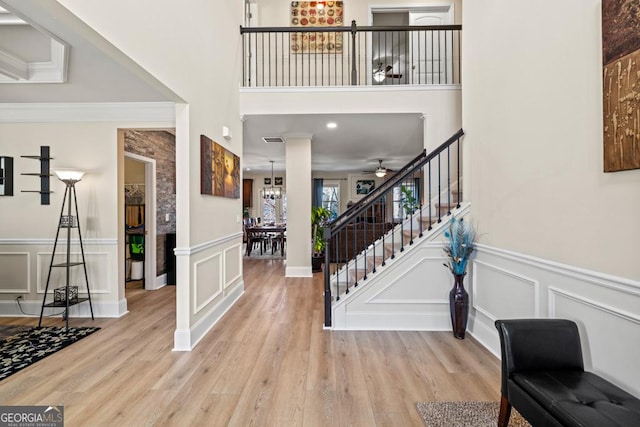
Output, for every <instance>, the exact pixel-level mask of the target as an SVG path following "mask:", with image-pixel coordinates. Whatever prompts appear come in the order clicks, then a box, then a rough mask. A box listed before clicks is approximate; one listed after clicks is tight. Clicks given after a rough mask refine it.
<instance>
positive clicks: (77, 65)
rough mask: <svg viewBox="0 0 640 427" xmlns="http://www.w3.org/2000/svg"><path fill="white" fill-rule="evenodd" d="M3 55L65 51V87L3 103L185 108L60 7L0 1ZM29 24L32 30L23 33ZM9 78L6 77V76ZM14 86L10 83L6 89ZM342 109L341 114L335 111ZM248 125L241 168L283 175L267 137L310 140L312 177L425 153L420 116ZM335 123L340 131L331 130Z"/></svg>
mask: <svg viewBox="0 0 640 427" xmlns="http://www.w3.org/2000/svg"><path fill="white" fill-rule="evenodd" d="M0 7H2V8H4V9H6V10H7V11H9V12H11V13H10V14H9V13H2V11H0V37H1V40H0V73H2V71H1V69H2V61H1V59H2V58H3V56H2V55H5V56H4V57H5V58H6V55H7V54H8V55H10V56H12V57H15V58H18V59H19V60H20V61H24V62H26V63H29V62H32V61H45V62H46V61H47V60H51V58H50V56H51V52H52V48H51V40H52V39H53V40H55V42H56V43H59V44H60V45H61V46H64V47H65V48H66V49H67V52H66V58H65V61H64V64H63V65H64V66H65V67H66V69H65V72H64V75H65V80H64V81H63V82H60V83H33V82H28V81H27V80H28V79H17V80H16V79H15V78H12V79H8V78H4V80H1V79H0V102H2V103H73V102H88V103H101V102H166V101H172V102H181V101H182V100H181V99H180V98H179V97H178V96H177V95H176V94H175V93H173V92H172V91H171V90H169V89H168V88H167V87H166V86H164V85H163V84H161V83H160V82H159V81H158V80H156V79H155V78H154V77H153V76H152V75H151V74H149V73H148V72H147V71H145V70H144V69H142V68H141V67H140V66H139V65H137V64H136V63H135V62H133V61H132V60H131V59H130V58H129V57H127V56H126V55H125V54H124V53H122V52H121V51H119V50H118V49H117V48H116V47H115V46H113V45H112V44H111V43H109V42H108V41H107V40H105V39H104V38H103V37H101V36H100V35H99V34H97V33H96V32H95V31H94V30H92V29H91V28H90V27H88V26H87V25H86V24H85V23H84V22H82V21H81V20H79V19H78V18H77V17H76V16H75V15H73V14H71V13H70V12H69V11H68V10H67V9H66V8H64V7H63V6H61V5H60V4H59V3H58V2H57V1H55V0H38V1H23V0H0ZM20 20H23V21H25V22H26V23H28V24H29V25H26V24H25V23H24V22H20ZM1 77H4V76H1ZM7 81H10V82H7ZM338 108H339V106H336V109H338ZM243 119H244V122H243V133H244V135H243V145H244V149H243V153H242V163H243V168H245V169H246V168H247V167H248V168H250V169H251V170H252V171H253V172H267V171H270V168H271V163H270V161H271V160H273V161H274V162H275V163H274V169H275V170H284V169H285V163H284V160H285V146H284V145H283V144H278V145H268V144H265V143H264V142H263V141H262V137H263V136H286V134H290V133H310V134H312V135H313V136H312V144H311V147H312V169H313V171H314V172H332V171H333V172H356V171H361V170H374V169H375V168H376V166H378V160H382V161H383V166H385V167H387V168H390V169H398V168H400V167H401V166H402V165H404V164H405V163H406V162H408V161H409V160H410V159H412V158H413V157H415V156H416V155H417V154H418V153H419V152H420V151H421V150H422V147H423V142H422V141H423V121H422V119H421V118H420V115H419V114H417V113H416V114H324V115H256V116H245V117H244V118H243ZM328 122H335V123H336V124H337V128H336V129H328V128H327V127H326V124H327V123H328Z"/></svg>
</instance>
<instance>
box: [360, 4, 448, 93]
mask: <svg viewBox="0 0 640 427" xmlns="http://www.w3.org/2000/svg"><path fill="white" fill-rule="evenodd" d="M370 11H371V13H370V22H369V24H370V25H371V26H373V27H381V26H403V27H406V26H432V25H451V24H453V23H454V19H455V18H454V5H453V4H443V5H431V6H411V7H393V6H389V7H385V6H375V7H371V8H370ZM370 52H371V64H370V66H371V73H370V75H371V76H372V84H374V85H398V84H438V83H440V82H445V81H448V80H447V77H448V76H447V75H446V74H447V73H448V71H447V70H452V69H453V67H452V66H449V64H448V63H447V64H445V63H444V62H443V61H447V62H448V61H452V60H453V55H452V54H451V53H449V55H447V44H446V38H445V37H441V35H440V34H439V32H431V31H417V32H413V31H378V32H374V33H373V34H372V36H371V40H370ZM443 73H444V74H443Z"/></svg>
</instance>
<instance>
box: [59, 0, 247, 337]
mask: <svg viewBox="0 0 640 427" xmlns="http://www.w3.org/2000/svg"><path fill="white" fill-rule="evenodd" d="M60 3H61V4H63V5H64V6H65V7H67V8H69V9H70V10H71V11H72V12H73V13H75V14H76V15H78V16H79V17H80V18H81V19H83V20H84V21H85V22H86V23H87V24H89V25H90V26H91V27H92V28H94V29H95V30H96V31H98V32H99V33H100V34H101V35H103V36H104V37H106V38H107V39H108V40H110V41H111V42H112V43H113V44H114V45H115V46H116V47H118V48H119V49H120V50H122V51H123V52H124V53H125V54H126V55H128V56H129V57H130V58H132V59H133V60H134V61H136V62H137V63H139V64H140V65H141V66H142V67H143V68H144V69H145V70H147V71H148V72H149V73H151V74H152V75H153V76H155V77H156V78H157V79H158V80H160V81H161V82H162V83H163V84H165V85H166V86H167V87H168V88H170V89H171V90H172V91H174V92H175V93H176V94H178V96H180V97H181V98H182V99H184V100H185V103H184V104H181V105H178V106H177V112H176V181H177V194H176V200H177V224H176V225H177V246H178V248H177V250H176V254H177V282H178V283H177V286H178V287H177V331H176V349H190V348H192V347H193V346H194V345H195V343H196V342H197V341H198V340H199V339H200V338H201V337H202V336H203V335H204V333H206V331H207V330H208V329H209V328H210V327H211V326H212V325H213V324H214V323H215V321H216V320H217V319H218V318H219V317H220V316H221V315H222V314H223V313H224V311H225V310H226V309H227V308H228V307H229V306H230V305H231V304H232V303H233V301H235V300H236V299H237V298H238V297H239V296H240V295H241V294H242V292H243V285H242V254H241V243H242V232H241V224H240V213H241V212H242V202H241V199H240V198H239V199H227V198H220V197H212V196H202V195H200V135H201V134H204V135H207V136H208V137H209V138H211V139H213V140H214V141H216V142H218V143H221V144H222V145H223V146H224V147H225V148H227V149H229V150H230V151H232V152H234V153H235V154H237V155H240V154H242V125H241V121H240V116H239V114H238V87H239V84H240V79H241V76H242V68H241V67H242V62H241V49H240V48H241V41H240V34H239V30H238V28H239V26H240V24H241V23H242V17H243V4H242V3H241V2H226V1H213V2H186V3H180V4H179V5H177V4H176V3H174V2H171V1H166V0H163V1H156V0H154V1H151V0H142V1H136V2H134V3H132V2H129V1H125V0H116V1H113V2H109V3H108V4H107V3H105V2H102V1H96V0H92V1H86V0H60ZM223 126H227V127H228V128H229V129H230V131H231V134H232V135H233V139H232V140H231V141H229V142H227V141H226V140H224V139H223V138H222V127H223Z"/></svg>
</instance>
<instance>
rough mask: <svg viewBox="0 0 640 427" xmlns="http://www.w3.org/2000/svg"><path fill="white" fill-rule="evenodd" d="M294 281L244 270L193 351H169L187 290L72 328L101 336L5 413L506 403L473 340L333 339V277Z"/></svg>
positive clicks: (25, 375)
mask: <svg viewBox="0 0 640 427" xmlns="http://www.w3.org/2000/svg"><path fill="white" fill-rule="evenodd" d="M283 273H284V267H283V263H282V261H268V260H245V264H244V280H245V294H244V295H243V297H242V298H241V299H240V300H239V302H238V303H237V304H236V305H235V306H234V307H233V308H232V309H231V310H230V311H229V312H228V313H227V314H226V315H225V316H224V318H223V319H222V320H221V321H220V322H219V323H218V324H217V325H216V326H215V327H214V328H213V329H212V330H211V331H210V332H209V334H208V335H207V336H206V337H205V338H204V339H203V340H202V341H201V342H200V343H199V344H198V346H197V347H196V348H195V350H193V351H192V352H172V351H171V349H172V346H173V332H174V328H175V287H173V286H167V287H164V288H162V289H160V290H157V291H143V290H131V291H127V296H128V302H129V310H130V313H129V314H127V315H126V316H124V317H122V318H120V319H97V320H96V321H93V322H92V321H91V320H86V319H71V324H72V325H74V326H81V325H95V326H100V327H101V328H102V329H101V330H100V331H98V332H96V333H95V334H93V335H91V336H89V337H87V338H85V339H83V340H81V341H79V342H77V343H75V344H73V345H71V346H70V347H67V348H66V349H64V350H62V351H59V352H58V353H56V354H54V355H52V356H49V357H47V358H45V359H43V360H42V361H40V362H37V363H35V364H34V365H32V366H30V367H28V368H26V369H24V370H23V371H21V372H18V373H17V374H14V375H13V376H11V377H9V378H7V379H5V380H3V381H0V404H2V405H64V410H65V420H66V424H65V425H66V426H147V425H175V426H188V425H194V426H227V425H230V426H261V425H265V426H421V425H422V421H421V419H420V417H419V415H418V412H417V410H416V409H415V403H416V402H418V401H434V400H443V401H446V400H495V401H497V400H498V399H499V387H500V385H499V381H500V366H499V362H498V360H497V359H496V358H495V357H494V356H493V355H491V354H490V353H489V352H488V351H487V350H485V349H484V348H483V347H482V346H481V345H480V344H478V343H477V342H476V341H475V340H473V339H472V338H469V337H468V338H467V339H465V340H456V339H454V338H453V336H452V335H451V333H448V332H345V331H328V330H323V329H322V322H323V311H322V310H323V301H322V278H321V275H320V274H316V275H315V277H314V278H313V279H310V278H291V279H285V278H284V277H283ZM12 323H13V324H16V323H20V324H37V319H35V320H34V319H26V320H25V319H24V318H21V319H10V318H0V324H12ZM47 324H52V325H54V324H60V325H61V324H62V321H61V320H60V319H49V320H48V321H47Z"/></svg>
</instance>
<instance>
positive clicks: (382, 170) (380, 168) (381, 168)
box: [362, 160, 391, 178]
mask: <svg viewBox="0 0 640 427" xmlns="http://www.w3.org/2000/svg"><path fill="white" fill-rule="evenodd" d="M387 172H391V171H390V170H389V169H387V168H385V167H384V166H382V160H378V167H377V168H376V170H372V171H362V173H363V174H365V175H368V174H375V175H376V176H377V177H378V178H383V177H384V176H386V175H387Z"/></svg>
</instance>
